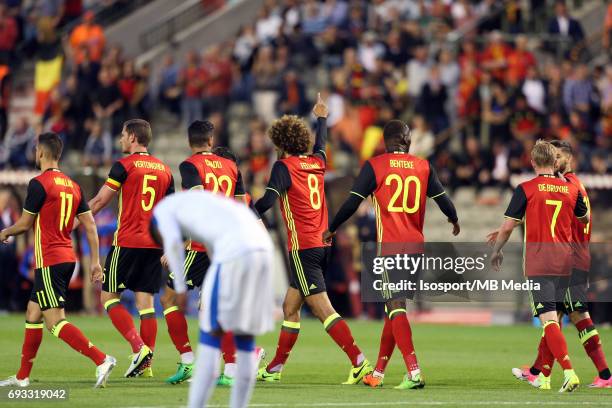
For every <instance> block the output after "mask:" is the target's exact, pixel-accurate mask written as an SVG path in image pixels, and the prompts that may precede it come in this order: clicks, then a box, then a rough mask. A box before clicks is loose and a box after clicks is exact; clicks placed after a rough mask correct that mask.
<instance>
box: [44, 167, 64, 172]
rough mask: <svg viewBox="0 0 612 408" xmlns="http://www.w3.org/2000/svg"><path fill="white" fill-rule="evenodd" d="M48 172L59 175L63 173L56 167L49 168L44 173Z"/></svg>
mask: <svg viewBox="0 0 612 408" xmlns="http://www.w3.org/2000/svg"><path fill="white" fill-rule="evenodd" d="M48 171H56V172H58V173H61V172H62V171H61V170H60V169H58V168H56V167H49V168H48V169H47V170H45V171H43V173H46V172H48Z"/></svg>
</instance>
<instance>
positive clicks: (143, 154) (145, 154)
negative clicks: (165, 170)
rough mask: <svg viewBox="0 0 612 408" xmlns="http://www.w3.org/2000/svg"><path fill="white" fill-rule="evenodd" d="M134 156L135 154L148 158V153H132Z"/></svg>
mask: <svg viewBox="0 0 612 408" xmlns="http://www.w3.org/2000/svg"><path fill="white" fill-rule="evenodd" d="M134 154H137V155H139V156H148V155H149V152H134Z"/></svg>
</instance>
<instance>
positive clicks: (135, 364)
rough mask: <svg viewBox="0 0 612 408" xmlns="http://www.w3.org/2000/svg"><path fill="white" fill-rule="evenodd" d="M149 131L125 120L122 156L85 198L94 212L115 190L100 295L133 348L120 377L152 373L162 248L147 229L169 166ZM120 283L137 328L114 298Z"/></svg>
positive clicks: (164, 190)
mask: <svg viewBox="0 0 612 408" xmlns="http://www.w3.org/2000/svg"><path fill="white" fill-rule="evenodd" d="M152 137H153V135H152V133H151V126H150V125H149V123H148V122H147V121H144V120H142V119H132V120H128V121H127V122H125V124H124V125H123V130H122V132H121V139H120V143H121V149H122V152H123V153H124V154H126V155H127V156H125V157H124V158H123V159H121V160H118V161H116V162H115V164H113V166H112V168H111V170H110V174H109V176H108V179H107V180H106V183H105V184H104V185H103V186H102V188H101V189H100V191H99V192H98V195H96V197H94V198H93V199H92V200H91V201H90V202H89V206H90V207H91V210H92V211H93V213H94V214H96V213H97V212H98V211H100V210H101V209H102V208H104V207H105V206H106V205H108V203H109V202H110V201H111V199H112V198H113V197H115V196H116V195H117V194H119V214H118V215H117V230H116V231H115V237H114V239H113V245H112V247H111V250H110V252H109V253H108V255H107V256H106V265H105V267H104V278H103V280H102V293H101V300H102V304H103V305H104V308H105V309H106V311H107V312H108V316H109V317H110V319H111V321H112V322H113V325H114V326H115V328H116V329H117V330H118V331H119V332H120V333H121V335H122V336H123V337H124V338H125V339H126V340H127V341H128V342H129V343H130V346H131V347H132V352H133V353H134V356H133V358H132V359H131V360H130V366H129V368H128V370H127V371H126V373H125V376H126V377H134V376H137V375H141V374H143V372H144V375H145V376H146V377H151V376H153V373H152V370H151V367H150V363H151V359H152V357H153V349H154V348H155V337H156V335H157V320H156V319H155V309H154V307H153V296H154V294H155V293H157V292H158V291H159V288H160V286H161V283H162V282H161V279H162V266H161V261H160V258H161V256H162V250H161V248H160V247H159V245H157V244H156V243H155V242H153V240H152V239H151V236H150V235H149V221H150V220H151V214H152V210H153V208H154V207H155V205H156V204H157V203H158V202H159V201H160V200H161V199H162V198H163V197H165V196H166V195H168V194H171V193H173V192H174V180H173V178H172V173H171V172H170V168H169V167H168V166H166V165H165V164H164V163H162V162H161V161H160V160H159V159H157V158H155V157H153V156H151V155H149V153H148V151H147V146H148V145H149V143H150V142H151V139H152ZM125 289H130V290H132V291H133V292H134V294H135V296H136V307H137V308H138V314H139V315H140V333H138V332H137V331H136V328H135V327H134V322H133V321H132V316H131V315H130V314H129V312H128V311H127V309H126V308H125V307H124V306H123V305H122V304H121V302H120V299H121V293H122V292H123V291H124V290H125Z"/></svg>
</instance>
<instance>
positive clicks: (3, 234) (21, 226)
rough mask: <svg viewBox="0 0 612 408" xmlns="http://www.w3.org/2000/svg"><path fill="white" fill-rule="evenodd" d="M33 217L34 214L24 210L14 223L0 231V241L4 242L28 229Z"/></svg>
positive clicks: (30, 226) (34, 216) (32, 222)
mask: <svg viewBox="0 0 612 408" xmlns="http://www.w3.org/2000/svg"><path fill="white" fill-rule="evenodd" d="M35 219H36V215H35V214H30V213H28V212H26V211H24V212H23V213H22V214H21V217H20V218H19V220H17V222H16V223H15V224H13V225H12V226H10V227H8V228H5V229H3V230H2V231H0V242H3V243H6V242H7V241H8V239H9V238H10V237H13V236H15V235H21V234H23V233H24V232H26V231H28V230H29V229H30V228H32V225H33V224H34V220H35Z"/></svg>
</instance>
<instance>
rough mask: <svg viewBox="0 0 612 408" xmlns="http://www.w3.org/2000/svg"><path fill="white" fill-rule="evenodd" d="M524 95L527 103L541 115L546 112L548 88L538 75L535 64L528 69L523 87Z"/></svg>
mask: <svg viewBox="0 0 612 408" xmlns="http://www.w3.org/2000/svg"><path fill="white" fill-rule="evenodd" d="M521 91H522V93H523V95H525V98H527V104H528V105H529V107H530V108H531V109H533V110H535V111H536V112H537V113H539V114H540V115H543V114H544V113H546V88H545V87H544V83H543V82H542V80H541V79H540V77H539V76H538V71H537V68H536V67H535V66H532V67H529V68H528V69H527V77H526V78H525V82H523V87H522V88H521Z"/></svg>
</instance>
